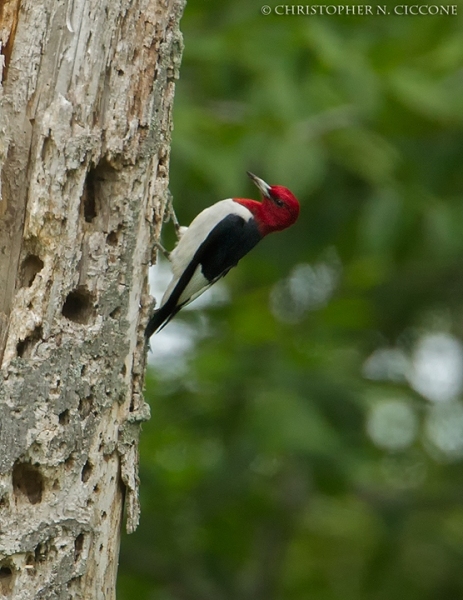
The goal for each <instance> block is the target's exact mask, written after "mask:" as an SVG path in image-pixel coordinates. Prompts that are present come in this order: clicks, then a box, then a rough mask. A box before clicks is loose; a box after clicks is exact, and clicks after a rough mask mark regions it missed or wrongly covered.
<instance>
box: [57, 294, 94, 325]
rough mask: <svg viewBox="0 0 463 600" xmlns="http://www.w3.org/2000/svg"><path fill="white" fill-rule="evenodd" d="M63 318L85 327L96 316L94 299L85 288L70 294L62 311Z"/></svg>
mask: <svg viewBox="0 0 463 600" xmlns="http://www.w3.org/2000/svg"><path fill="white" fill-rule="evenodd" d="M62 313H63V316H64V317H66V319H69V320H70V321H74V322H75V323H81V324H83V325H85V324H86V323H88V322H89V321H90V320H91V319H93V317H94V316H95V309H94V308H93V298H92V295H91V294H90V292H89V291H88V290H86V289H85V288H77V289H75V290H73V291H72V292H71V293H69V294H68V296H67V298H66V301H65V302H64V305H63V310H62Z"/></svg>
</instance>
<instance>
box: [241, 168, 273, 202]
mask: <svg viewBox="0 0 463 600" xmlns="http://www.w3.org/2000/svg"><path fill="white" fill-rule="evenodd" d="M246 173H247V174H248V176H249V178H250V179H251V181H253V182H254V183H255V184H256V186H257V187H258V188H259V190H260V193H261V194H262V196H265V197H266V198H270V186H269V184H268V183H265V181H264V180H263V179H261V178H260V177H257V175H254V173H250V172H249V171H246Z"/></svg>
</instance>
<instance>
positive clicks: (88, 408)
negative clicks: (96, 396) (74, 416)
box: [78, 396, 93, 419]
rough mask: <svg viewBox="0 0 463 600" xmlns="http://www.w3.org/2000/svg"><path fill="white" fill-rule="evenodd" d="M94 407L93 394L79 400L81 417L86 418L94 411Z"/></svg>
mask: <svg viewBox="0 0 463 600" xmlns="http://www.w3.org/2000/svg"><path fill="white" fill-rule="evenodd" d="M92 407H93V396H87V397H86V398H81V399H80V400H79V408H78V410H79V414H80V417H81V419H86V418H87V417H88V415H89V414H90V413H91V412H92Z"/></svg>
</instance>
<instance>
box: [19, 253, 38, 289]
mask: <svg viewBox="0 0 463 600" xmlns="http://www.w3.org/2000/svg"><path fill="white" fill-rule="evenodd" d="M42 269H43V260H42V259H40V258H39V257H38V256H35V255H34V254H29V256H27V257H26V258H25V259H24V261H23V264H22V266H21V284H22V287H31V285H32V282H33V281H34V279H35V276H36V275H37V273H39V272H40V271H41V270H42Z"/></svg>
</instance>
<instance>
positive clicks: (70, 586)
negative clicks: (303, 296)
mask: <svg viewBox="0 0 463 600" xmlns="http://www.w3.org/2000/svg"><path fill="white" fill-rule="evenodd" d="M182 4H183V0H132V1H129V0H0V19H1V20H0V39H1V42H2V57H1V58H3V65H2V67H3V68H2V78H1V79H2V86H1V97H0V162H1V175H2V178H1V184H2V189H1V192H2V199H1V201H0V358H1V361H0V363H1V379H0V598H1V597H2V595H3V597H5V598H14V599H15V600H26V599H27V600H29V599H30V600H32V599H34V600H38V599H51V598H57V599H58V598H59V599H61V598H85V600H91V599H92V598H98V599H100V598H101V599H103V598H104V599H106V600H108V599H109V600H110V599H111V598H114V597H115V595H114V585H115V576H116V570H117V557H118V549H119V535H120V533H119V532H120V526H121V518H122V508H123V503H124V501H125V505H126V510H127V528H128V529H129V531H130V530H133V529H134V528H135V527H136V525H137V522H138V512H139V509H138V495H137V486H138V476H137V440H138V432H139V426H140V422H141V421H143V420H144V419H146V418H147V416H148V414H149V411H148V408H147V406H146V405H145V403H144V401H143V397H142V389H141V388H142V385H143V373H144V367H145V354H146V353H145V347H144V342H143V328H144V324H145V322H146V318H147V311H148V308H149V304H150V303H149V296H148V288H147V269H148V264H149V262H150V259H151V255H150V248H151V245H150V244H151V242H150V236H151V234H152V224H154V228H155V235H158V233H159V229H160V222H161V220H162V215H163V213H164V207H165V202H166V195H167V184H168V179H167V177H168V162H169V146H170V135H171V110H172V102H173V95H174V85H175V79H176V77H177V75H178V68H179V61H180V56H181V37H180V34H179V30H178V23H179V19H180V14H181V10H182Z"/></svg>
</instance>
